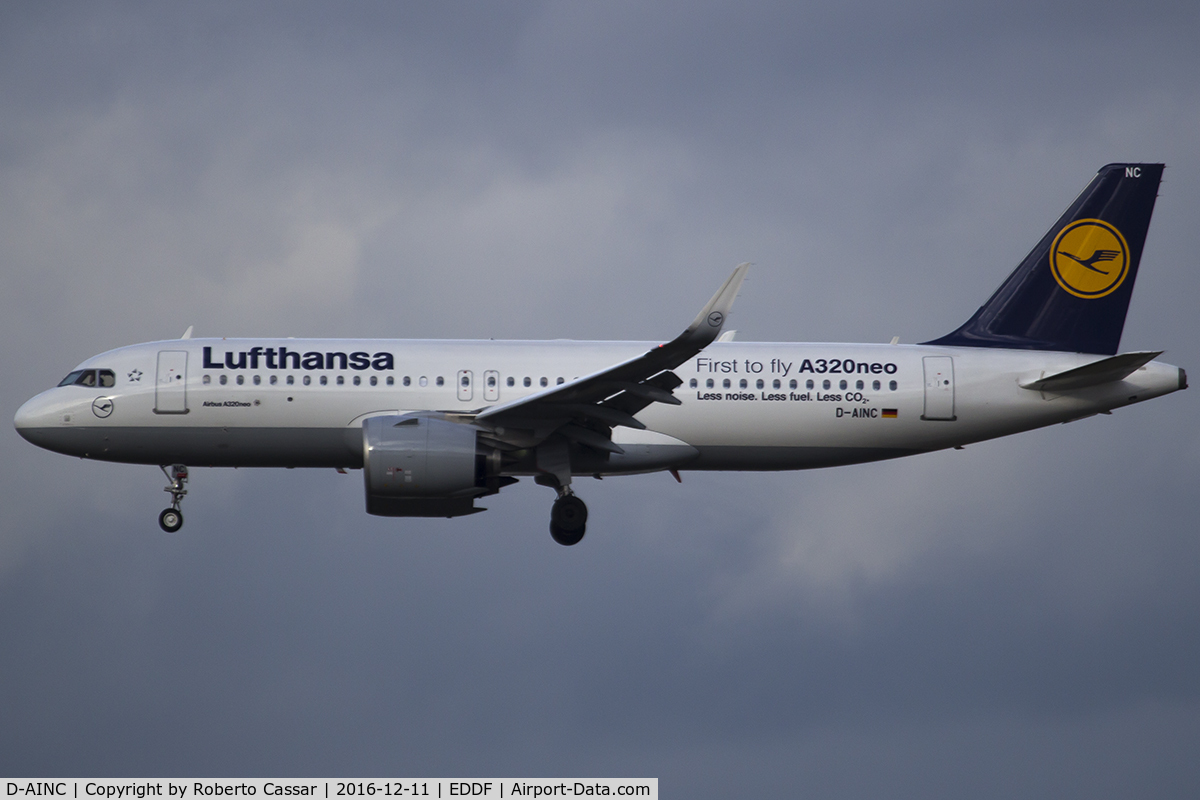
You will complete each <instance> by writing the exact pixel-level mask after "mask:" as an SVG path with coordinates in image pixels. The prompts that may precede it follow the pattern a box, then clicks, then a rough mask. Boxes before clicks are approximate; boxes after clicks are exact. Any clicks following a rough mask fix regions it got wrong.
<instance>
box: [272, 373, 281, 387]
mask: <svg viewBox="0 0 1200 800" xmlns="http://www.w3.org/2000/svg"><path fill="white" fill-rule="evenodd" d="M277 383H279V376H278V375H272V376H271V385H272V386H274V385H275V384H277Z"/></svg>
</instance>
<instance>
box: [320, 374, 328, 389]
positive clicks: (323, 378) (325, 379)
mask: <svg viewBox="0 0 1200 800" xmlns="http://www.w3.org/2000/svg"><path fill="white" fill-rule="evenodd" d="M321 385H322V386H328V385H329V376H328V375H322V376H321Z"/></svg>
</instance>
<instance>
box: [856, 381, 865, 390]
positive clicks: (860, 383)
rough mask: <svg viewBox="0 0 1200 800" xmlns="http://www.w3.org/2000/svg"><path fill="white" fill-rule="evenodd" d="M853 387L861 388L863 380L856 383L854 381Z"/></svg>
mask: <svg viewBox="0 0 1200 800" xmlns="http://www.w3.org/2000/svg"><path fill="white" fill-rule="evenodd" d="M854 388H855V389H861V388H863V382H862V381H858V382H857V383H855V384H854Z"/></svg>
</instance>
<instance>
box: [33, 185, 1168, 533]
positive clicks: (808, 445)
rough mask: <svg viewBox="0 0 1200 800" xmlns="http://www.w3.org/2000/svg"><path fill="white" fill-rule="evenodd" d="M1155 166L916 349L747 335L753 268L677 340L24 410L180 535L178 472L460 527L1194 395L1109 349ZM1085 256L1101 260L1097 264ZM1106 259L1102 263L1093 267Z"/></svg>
mask: <svg viewBox="0 0 1200 800" xmlns="http://www.w3.org/2000/svg"><path fill="white" fill-rule="evenodd" d="M1162 171H1163V165H1162V164H1134V163H1130V164H1109V165H1107V166H1105V167H1103V168H1102V169H1100V171H1099V172H1098V173H1097V174H1096V176H1095V177H1094V178H1093V179H1092V180H1091V182H1090V183H1089V184H1088V185H1087V187H1086V188H1085V189H1084V191H1083V193H1082V194H1080V195H1079V196H1078V197H1077V198H1076V199H1075V201H1074V202H1072V203H1071V204H1070V206H1069V207H1068V208H1067V210H1066V211H1065V212H1064V213H1063V215H1062V216H1061V218H1060V219H1059V220H1058V221H1057V222H1056V223H1055V224H1054V226H1053V227H1052V228H1051V229H1050V230H1049V231H1048V232H1047V233H1046V234H1045V236H1043V237H1042V239H1041V241H1039V242H1038V243H1037V245H1036V246H1035V247H1034V248H1033V250H1032V251H1031V252H1030V253H1029V255H1028V256H1026V258H1025V259H1024V260H1023V261H1021V262H1020V264H1019V265H1018V266H1017V268H1016V270H1015V271H1014V272H1013V273H1012V274H1011V275H1010V276H1009V277H1008V279H1007V280H1005V281H1004V283H1003V284H1002V285H1001V286H1000V288H999V289H998V290H997V291H996V292H995V294H993V295H992V297H991V298H990V299H989V300H988V301H987V302H986V303H985V304H984V305H983V306H982V307H980V308H979V310H978V311H976V312H975V314H974V315H973V316H972V317H971V318H970V319H969V320H967V322H966V323H965V324H963V325H962V326H961V327H959V328H958V329H957V330H955V331H953V332H951V333H949V334H947V335H945V336H942V337H940V338H938V339H933V340H930V341H927V342H924V343H922V344H918V345H901V344H898V340H896V339H893V340H892V342H891V343H887V344H882V343H881V344H807V343H805V344H801V343H766V342H742V341H736V340H735V339H734V336H733V334H734V333H735V332H734V331H726V330H724V329H725V323H726V321H727V320H728V318H729V313H730V309H731V307H732V305H733V301H734V298H735V297H736V296H737V293H738V290H739V288H740V286H741V284H742V280H743V279H744V278H745V276H746V271H747V269H748V268H749V265H748V264H742V265H739V266H738V267H737V268H736V269H735V270H734V272H733V274H732V275H731V276H730V277H729V278H728V280H726V281H725V283H724V284H723V285H722V286H721V288H720V289H719V290H718V291H717V293H716V294H715V295H713V297H712V299H711V300H710V301H709V302H708V304H707V305H705V306H704V308H703V309H702V310H701V311H700V313H699V314H697V315H696V318H695V319H694V320H693V321H692V323H691V324H690V325H688V326H687V328H686V329H685V330H684V331H683V333H681V334H680V335H679V336H677V337H676V338H674V339H672V340H671V341H669V342H666V343H665V344H659V343H655V342H623V341H616V342H583V341H557V340H556V341H492V340H488V341H445V340H378V339H376V340H357V339H355V340H346V339H290V338H289V339H192V338H190V337H191V328H189V329H188V331H187V332H186V333H185V334H184V336H183V338H182V339H176V340H167V341H159V342H150V343H146V344H137V345H133V346H130V347H122V348H119V349H116V350H111V351H109V352H106V353H102V354H100V355H98V356H95V357H93V358H89V359H87V360H86V361H84V362H83V363H82V364H80V365H79V366H77V367H76V368H75V369H73V370H71V371H70V373H69V374H68V375H67V376H66V377H65V378H64V379H63V380H62V381H61V382H60V383H59V384H58V386H56V387H55V388H52V389H50V390H48V391H45V392H42V393H41V394H39V395H37V396H36V397H34V398H32V399H30V400H29V401H28V402H26V403H25V404H24V405H22V406H21V408H20V409H19V410H18V411H17V413H16V416H15V419H14V424H15V426H16V429H17V431H18V432H19V433H20V435H21V436H23V437H24V438H25V439H27V440H28V441H30V442H32V443H33V444H35V445H38V446H39V447H43V448H46V449H48V450H52V451H55V452H58V453H64V454H67V455H72V456H79V457H81V458H90V459H96V460H101V461H116V462H126V463H134V464H149V465H157V466H159V467H160V468H161V469H162V471H163V473H164V474H165V475H166V478H167V481H168V485H167V486H166V487H165V489H164V491H166V492H168V493H169V494H170V496H171V504H170V506H169V507H168V508H166V509H164V510H163V511H162V513H161V514H160V515H159V525H160V526H161V527H162V529H163V530H164V531H167V532H175V531H178V530H179V529H180V527H181V526H182V525H183V514H182V511H181V501H182V499H183V497H184V495H186V494H187V490H186V489H185V485H186V483H187V481H188V476H189V473H188V466H189V465H190V466H193V467H194V466H209V467H287V468H293V467H312V468H333V469H337V470H339V471H345V470H347V469H361V470H362V474H363V484H364V493H365V497H366V510H367V513H369V514H376V515H381V516H395V517H457V516H462V515H466V514H473V513H477V512H480V511H484V510H485V509H484V508H480V507H478V506H476V505H475V502H476V500H478V499H479V498H482V497H486V496H489V495H493V494H496V493H497V492H499V491H500V490H501V489H503V488H504V487H506V486H509V485H511V484H513V483H516V482H517V481H518V479H519V478H521V477H530V476H531V477H532V478H533V479H534V481H535V482H536V483H538V484H540V485H543V486H547V487H550V488H552V489H554V490H555V493H556V499H555V501H554V503H553V506H552V509H551V514H550V533H551V535H552V537H553V539H554V540H555V541H556V542H558V543H559V544H562V545H574V544H577V543H578V542H579V541H580V540H581V539H582V538H583V536H584V533H585V530H586V523H587V516H588V512H587V506H586V505H585V504H584V502H583V500H582V499H580V498H579V496H578V495H576V494H575V492H574V489H573V484H572V479H573V478H576V477H583V476H593V477H596V478H601V477H604V476H608V475H628V474H639V473H651V472H663V471H669V472H670V473H671V474H672V475H673V476H674V477H675V478H676V480H680V474H679V473H680V472H681V471H684V470H799V469H812V468H818V467H831V466H837V465H844V464H856V463H862V462H868V461H877V460H881V459H890V458H897V457H901V456H908V455H913V454H916V453H926V452H930V451H933V450H941V449H946V448H958V447H962V446H964V445H967V444H971V443H974V442H980V441H983V440H986V439H993V438H996V437H999V436H1007V435H1009V434H1013V433H1017V432H1020V431H1026V430H1030V429H1033V428H1039V427H1043V426H1047V425H1053V424H1056V423H1063V422H1070V421H1072V420H1077V419H1081V418H1084V417H1090V416H1093V415H1096V414H1108V413H1111V411H1112V410H1113V409H1116V408H1121V407H1124V406H1127V405H1132V404H1134V403H1141V402H1144V401H1146V400H1149V399H1151V398H1154V397H1159V396H1161V395H1165V394H1169V393H1171V392H1175V391H1177V390H1180V389H1186V388H1187V374H1186V373H1185V372H1184V370H1183V369H1182V368H1179V367H1175V366H1171V365H1169V364H1165V363H1161V362H1159V361H1156V360H1155V359H1156V358H1157V357H1158V356H1159V355H1161V351H1152V352H1127V353H1120V354H1118V352H1117V348H1118V344H1119V342H1120V338H1121V332H1122V329H1123V327H1124V324H1125V316H1126V312H1127V311H1128V308H1129V300H1130V296H1131V295H1132V292H1133V284H1134V280H1135V278H1136V276H1137V271H1138V265H1139V262H1140V260H1141V255H1142V249H1143V245H1144V244H1145V239H1146V231H1147V229H1148V228H1149V224H1150V217H1151V214H1152V213H1153V210H1154V203H1155V200H1156V199H1157V196H1158V187H1159V183H1160V181H1161V179H1162ZM1086 254H1090V255H1086ZM1096 264H1103V265H1104V267H1106V268H1107V270H1105V271H1102V270H1100V269H1096Z"/></svg>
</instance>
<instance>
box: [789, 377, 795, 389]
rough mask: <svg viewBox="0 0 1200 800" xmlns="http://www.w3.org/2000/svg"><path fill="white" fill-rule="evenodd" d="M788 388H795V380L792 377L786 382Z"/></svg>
mask: <svg viewBox="0 0 1200 800" xmlns="http://www.w3.org/2000/svg"><path fill="white" fill-rule="evenodd" d="M788 388H789V389H795V388H796V381H795V380H794V379H793V380H791V381H789V382H788Z"/></svg>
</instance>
